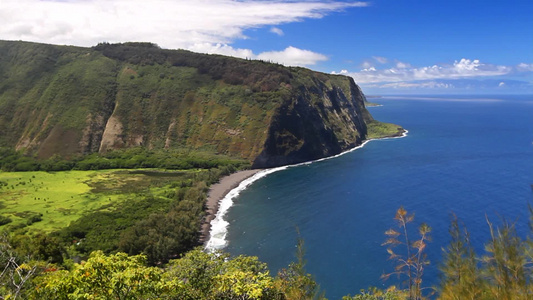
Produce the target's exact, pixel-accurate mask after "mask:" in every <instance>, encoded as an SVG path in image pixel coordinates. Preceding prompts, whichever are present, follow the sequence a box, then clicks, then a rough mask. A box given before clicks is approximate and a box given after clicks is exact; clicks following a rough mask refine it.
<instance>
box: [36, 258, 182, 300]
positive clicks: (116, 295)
mask: <svg viewBox="0 0 533 300" xmlns="http://www.w3.org/2000/svg"><path fill="white" fill-rule="evenodd" d="M145 263H146V257H145V256H144V255H136V256H128V255H127V254H125V253H117V254H112V255H109V256H106V255H105V254H104V253H103V252H102V251H95V252H93V253H91V256H90V257H89V259H88V260H87V261H86V262H84V263H82V264H76V265H75V266H74V268H73V270H71V271H67V270H57V271H56V270H54V271H52V272H48V273H47V274H46V275H45V276H42V277H39V278H37V279H36V288H35V290H34V292H33V294H32V295H31V296H32V297H33V298H34V299H121V300H122V299H154V298H158V299H161V298H163V299H164V298H170V296H171V294H172V293H174V292H176V291H177V290H179V288H180V284H179V282H178V281H176V280H165V281H163V280H162V278H163V270H161V269H159V268H155V267H147V266H146V265H145Z"/></svg>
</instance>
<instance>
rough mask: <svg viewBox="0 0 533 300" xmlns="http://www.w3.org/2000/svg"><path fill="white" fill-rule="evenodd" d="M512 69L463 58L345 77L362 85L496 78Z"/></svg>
mask: <svg viewBox="0 0 533 300" xmlns="http://www.w3.org/2000/svg"><path fill="white" fill-rule="evenodd" d="M524 65H525V64H524ZM514 69H516V68H513V67H509V66H501V65H491V64H485V63H482V62H480V61H479V60H477V59H474V60H471V59H466V58H463V59H461V60H459V61H455V62H454V63H453V64H442V65H433V66H426V67H418V68H416V67H412V66H411V65H410V64H408V63H404V62H397V63H396V65H395V67H392V68H386V69H376V68H375V67H369V68H364V69H362V70H360V71H359V72H349V73H348V74H347V75H349V76H352V77H353V78H354V80H355V81H356V82H358V83H363V84H364V83H387V82H406V81H416V80H435V79H460V78H470V77H484V76H498V75H506V74H509V73H511V72H512V71H513V70H514Z"/></svg>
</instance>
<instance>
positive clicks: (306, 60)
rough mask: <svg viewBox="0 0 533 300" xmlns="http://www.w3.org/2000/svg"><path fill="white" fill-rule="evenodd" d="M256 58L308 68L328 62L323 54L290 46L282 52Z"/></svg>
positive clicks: (265, 54) (272, 52)
mask: <svg viewBox="0 0 533 300" xmlns="http://www.w3.org/2000/svg"><path fill="white" fill-rule="evenodd" d="M256 58H258V59H262V60H269V61H273V62H277V63H281V64H284V65H290V66H310V65H314V64H316V63H317V62H320V61H325V60H328V57H327V56H325V55H323V54H320V53H316V52H313V51H309V50H303V49H298V48H295V47H292V46H290V47H287V48H286V49H285V50H283V51H270V52H263V53H260V54H259V55H257V56H256Z"/></svg>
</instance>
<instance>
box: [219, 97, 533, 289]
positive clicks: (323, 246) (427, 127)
mask: <svg viewBox="0 0 533 300" xmlns="http://www.w3.org/2000/svg"><path fill="white" fill-rule="evenodd" d="M371 100H372V101H374V102H376V103H379V104H381V105H382V106H380V107H370V108H369V110H370V112H371V113H372V115H373V116H374V118H375V119H377V120H380V121H384V122H391V123H395V124H399V125H401V126H403V127H404V128H405V129H407V130H408V134H407V136H406V137H403V138H397V139H383V140H374V141H370V142H368V143H366V144H365V145H364V147H360V148H359V149H356V150H354V151H351V152H349V153H345V154H344V155H341V156H338V157H335V158H332V159H327V160H322V161H318V162H314V163H310V164H302V165H298V166H294V167H288V168H280V169H278V170H276V172H271V173H270V174H268V175H266V176H263V175H265V174H263V175H260V176H259V177H261V176H263V177H262V178H260V179H257V180H255V181H253V180H252V181H253V182H252V183H251V184H249V185H248V187H247V188H246V189H243V188H242V187H241V189H239V190H238V191H236V193H235V194H237V192H238V196H236V197H235V198H234V199H233V203H232V204H231V205H228V206H227V213H226V214H225V215H224V217H223V219H224V220H223V224H221V223H219V224H218V227H219V228H221V227H223V230H227V234H222V235H219V237H220V238H221V240H219V241H218V242H219V246H220V245H225V249H224V250H225V251H228V252H229V253H231V254H232V255H239V254H246V255H254V256H258V257H259V259H260V260H261V261H264V262H266V263H268V265H269V268H270V270H271V272H272V274H275V273H276V272H277V270H279V269H281V268H284V267H287V265H288V264H289V263H290V262H291V261H294V260H295V256H294V253H295V250H296V248H295V247H296V243H297V239H298V233H297V232H299V233H300V236H301V238H303V240H304V242H305V249H306V256H305V258H306V260H307V271H308V272H309V273H311V274H312V275H313V276H314V278H315V279H316V281H317V282H318V283H319V284H320V286H321V288H322V289H323V290H325V291H326V296H327V297H328V298H329V299H340V298H341V297H342V296H343V295H347V294H352V295H354V294H356V293H358V292H359V291H360V290H361V289H365V288H368V287H378V288H386V287H388V286H390V285H401V284H402V281H403V280H404V279H405V278H397V277H391V278H390V279H388V280H386V281H384V280H382V279H380V277H381V275H382V274H384V273H390V272H392V271H393V268H394V265H393V263H392V262H391V261H389V260H388V254H387V252H386V248H385V247H384V246H382V244H383V242H384V240H385V235H384V232H385V231H386V230H387V229H389V228H395V226H396V225H395V223H394V220H393V218H394V214H395V211H396V210H397V209H398V208H399V207H400V206H403V207H404V208H405V209H406V210H407V211H408V212H409V213H414V214H415V219H414V222H413V223H412V228H411V232H410V234H411V235H412V238H415V237H416V235H415V233H416V227H417V226H418V225H419V224H421V223H422V222H425V223H427V224H428V225H429V226H431V227H432V232H431V237H432V241H431V242H430V244H429V246H428V248H427V254H428V258H429V260H430V261H431V264H430V265H429V266H428V267H427V268H426V272H425V274H424V277H423V286H424V287H428V288H431V287H433V286H436V285H437V284H438V280H439V263H440V262H441V259H442V253H443V251H442V248H444V247H446V245H447V243H448V242H449V234H448V228H449V225H450V220H451V215H452V213H453V214H455V215H457V217H458V218H459V219H460V220H461V221H462V222H464V224H465V225H466V227H467V228H468V230H469V231H470V234H471V238H472V242H473V245H474V247H475V248H476V250H477V251H478V253H479V254H483V245H484V243H485V242H486V241H488V238H489V229H488V225H487V219H488V220H490V221H491V222H493V223H495V224H499V223H501V222H502V220H503V219H506V220H508V221H511V222H515V224H516V227H517V230H518V232H519V234H521V235H524V236H525V235H526V234H528V232H529V229H528V228H529V227H528V220H529V212H528V204H531V203H532V200H533V192H532V189H531V184H533V169H532V167H533V144H532V142H533V130H532V129H533V96H447V97H446V96H401V97H400V96H397V97H394V96H387V97H383V98H377V99H371Z"/></svg>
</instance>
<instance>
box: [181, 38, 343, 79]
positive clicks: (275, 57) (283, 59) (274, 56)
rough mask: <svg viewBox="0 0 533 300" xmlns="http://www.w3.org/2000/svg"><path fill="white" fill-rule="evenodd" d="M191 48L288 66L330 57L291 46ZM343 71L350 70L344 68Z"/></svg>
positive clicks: (202, 45) (211, 46)
mask: <svg viewBox="0 0 533 300" xmlns="http://www.w3.org/2000/svg"><path fill="white" fill-rule="evenodd" d="M189 50H191V51H195V52H202V53H209V54H222V55H228V56H234V57H240V58H249V59H261V60H266V61H272V62H275V63H281V64H284V65H287V66H310V65H314V64H316V63H318V62H320V61H325V60H328V57H327V56H325V55H323V54H320V53H316V52H313V51H310V50H304V49H299V48H296V47H292V46H289V47H287V48H285V50H283V51H269V52H262V53H259V54H255V53H254V52H253V51H252V50H250V49H240V48H233V47H232V46H230V45H227V44H209V43H203V44H195V45H193V46H191V47H189ZM341 72H346V73H348V71H346V70H343V71H341Z"/></svg>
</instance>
